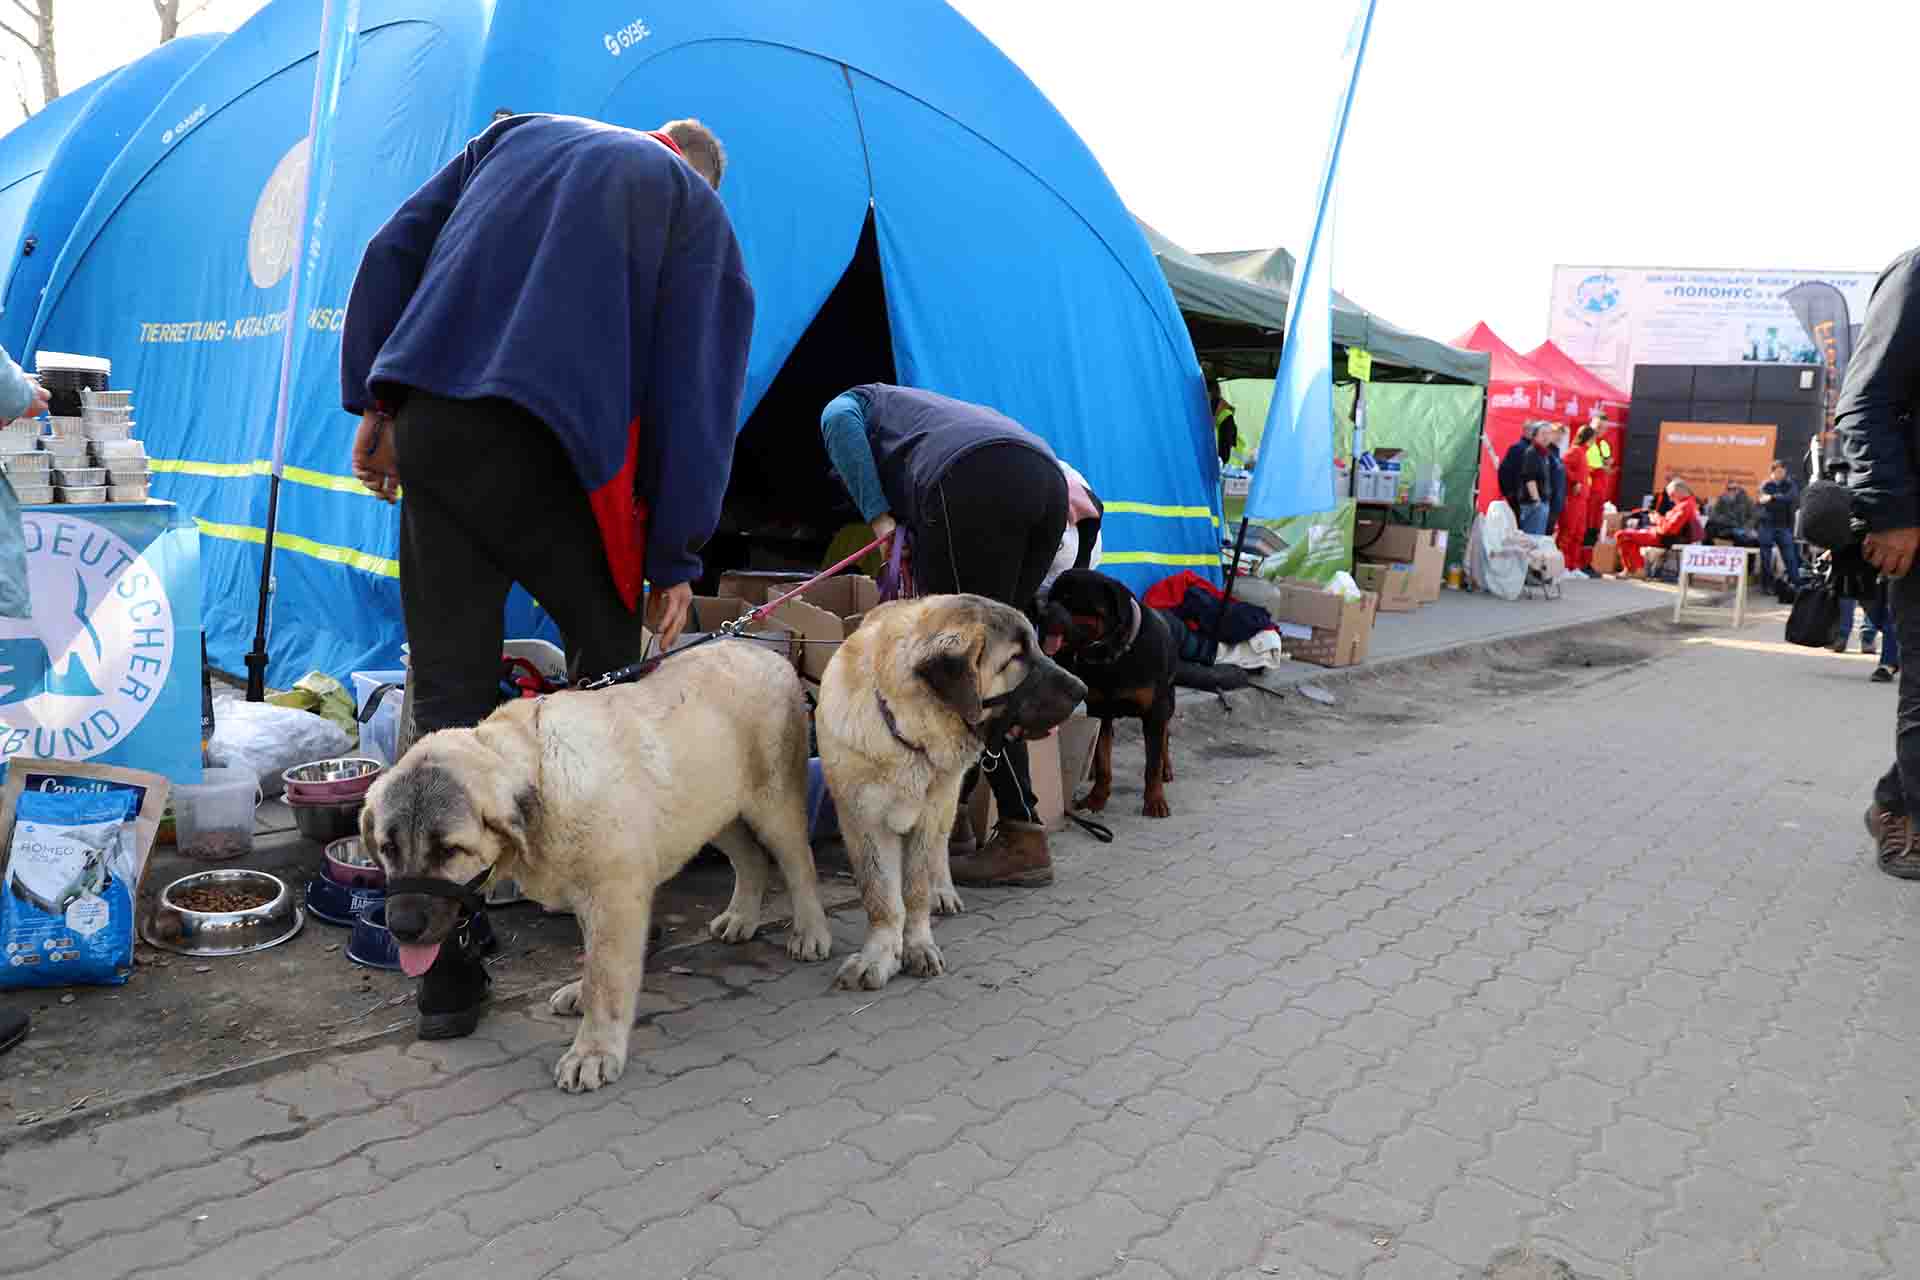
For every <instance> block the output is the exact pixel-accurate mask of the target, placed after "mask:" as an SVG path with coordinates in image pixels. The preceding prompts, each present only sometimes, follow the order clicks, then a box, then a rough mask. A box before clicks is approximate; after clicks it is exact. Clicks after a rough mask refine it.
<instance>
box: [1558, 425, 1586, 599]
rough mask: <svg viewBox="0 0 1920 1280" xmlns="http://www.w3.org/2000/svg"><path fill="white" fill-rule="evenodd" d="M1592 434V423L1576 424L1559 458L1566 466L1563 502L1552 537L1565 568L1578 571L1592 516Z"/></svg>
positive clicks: (1584, 557)
mask: <svg viewBox="0 0 1920 1280" xmlns="http://www.w3.org/2000/svg"><path fill="white" fill-rule="evenodd" d="M1592 438H1593V428H1592V427H1582V428H1580V434H1579V435H1578V436H1576V437H1575V438H1574V441H1573V447H1572V448H1571V449H1568V450H1567V453H1566V456H1565V457H1564V458H1562V459H1560V465H1561V466H1563V467H1565V468H1566V470H1567V506H1566V510H1564V511H1562V512H1561V513H1560V533H1559V536H1558V537H1557V538H1555V539H1554V540H1555V541H1556V542H1558V543H1559V544H1560V554H1561V555H1562V556H1564V557H1565V558H1566V561H1567V571H1568V572H1569V573H1579V572H1581V571H1582V570H1584V569H1585V568H1586V567H1587V527H1588V521H1589V519H1590V518H1591V516H1592V509H1593V504H1592V499H1593V479H1592V467H1591V464H1590V463H1588V461H1587V445H1588V444H1589V443H1590V442H1591V440H1592Z"/></svg>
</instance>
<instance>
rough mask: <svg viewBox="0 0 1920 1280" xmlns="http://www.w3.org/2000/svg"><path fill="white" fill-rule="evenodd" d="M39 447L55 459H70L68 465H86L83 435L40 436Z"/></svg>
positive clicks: (85, 448)
mask: <svg viewBox="0 0 1920 1280" xmlns="http://www.w3.org/2000/svg"><path fill="white" fill-rule="evenodd" d="M40 448H41V449H42V450H43V451H45V452H47V453H50V454H52V455H53V456H54V458H55V459H56V460H66V459H71V460H72V461H71V462H70V463H69V464H68V465H70V466H75V467H84V466H86V465H87V442H86V439H85V437H83V436H41V437H40Z"/></svg>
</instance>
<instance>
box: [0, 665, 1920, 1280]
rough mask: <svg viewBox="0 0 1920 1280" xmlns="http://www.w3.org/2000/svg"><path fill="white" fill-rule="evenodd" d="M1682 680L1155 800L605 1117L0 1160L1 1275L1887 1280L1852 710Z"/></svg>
mask: <svg viewBox="0 0 1920 1280" xmlns="http://www.w3.org/2000/svg"><path fill="white" fill-rule="evenodd" d="M1768 632H1769V637H1770V636H1771V634H1773V633H1772V632H1771V628H1769V629H1768ZM1753 635H1754V632H1753V631H1752V630H1751V629H1750V630H1749V632H1748V636H1749V637H1751V636H1753ZM1702 639H1705V640H1707V641H1708V642H1706V643H1695V644H1693V645H1689V646H1687V647H1685V648H1683V649H1682V650H1681V651H1680V652H1679V653H1678V655H1677V656H1673V657H1670V658H1667V659H1664V660H1661V661H1658V662H1655V663H1652V664H1649V665H1646V666H1642V667H1637V668H1630V669H1626V670H1622V671H1620V672H1618V673H1616V674H1615V675H1614V676H1613V677H1612V678H1611V680H1610V681H1608V682H1607V683H1604V684H1599V685H1587V686H1585V687H1583V688H1581V689H1580V690H1578V691H1575V692H1572V693H1568V694H1566V695H1564V696H1561V695H1556V694H1554V693H1552V692H1551V691H1542V692H1539V693H1536V694H1532V695H1530V696H1529V697H1528V698H1527V699H1526V700H1524V701H1517V702H1509V703H1507V704H1505V705H1503V706H1502V707H1501V708H1500V709H1499V710H1498V711H1497V712H1494V713H1489V712H1487V711H1486V710H1484V709H1475V708H1473V707H1470V706H1463V707H1462V709H1461V711H1460V713H1459V714H1458V716H1457V717H1456V718H1454V719H1453V720H1451V721H1450V722H1449V723H1446V724H1442V725H1436V726H1430V727H1426V728H1422V729H1420V730H1418V731H1417V732H1415V733H1414V734H1413V735H1412V736H1411V737H1408V738H1404V739H1402V740H1400V741H1398V742H1396V743H1394V744H1393V745H1392V746H1390V747H1388V748H1386V749H1384V750H1380V751H1378V752H1375V753H1373V754H1370V755H1368V756H1366V757H1364V758H1358V759H1351V760H1347V761H1345V762H1342V763H1341V764H1339V765H1338V766H1330V767H1325V768H1318V769H1310V770H1309V769H1292V768H1289V767H1287V766H1286V765H1284V764H1283V763H1278V762H1263V763H1258V764H1249V763H1247V762H1244V761H1242V762H1239V763H1235V764H1234V765H1233V767H1234V768H1235V769H1236V770H1237V771H1239V773H1240V777H1239V779H1238V781H1237V782H1235V784H1234V785H1232V786H1229V787H1215V788H1213V789H1208V788H1206V787H1204V786H1202V785H1200V784H1197V783H1193V782H1189V781H1186V780H1185V779H1184V778H1183V781H1182V783H1180V784H1177V785H1176V788H1175V790H1174V797H1175V804H1176V807H1177V808H1178V809H1179V814H1178V816H1177V817H1175V818H1174V819H1171V820H1169V821H1166V822H1160V823H1148V822H1146V821H1144V820H1140V819H1137V818H1131V817H1126V816H1122V817H1120V819H1119V826H1120V828H1121V831H1122V836H1121V840H1120V842H1119V843H1117V844H1115V845H1113V846H1108V847H1102V846H1096V845H1094V844H1092V843H1091V842H1089V841H1087V840H1085V839H1084V838H1080V837H1076V836H1069V837H1065V838H1063V839H1062V841H1061V848H1062V850H1063V855H1064V856H1063V857H1062V859H1061V862H1062V867H1061V875H1060V879H1059V882H1058V883H1057V884H1056V885H1055V886H1054V887H1053V888H1051V889H1047V890H1040V891H1030V892H1018V893H1015V892H995V893H974V894H972V895H971V896H970V898H969V903H970V906H971V908H972V909H971V911H970V912H969V914H967V915H966V916H965V917H963V918H961V919H958V920H953V921H946V922H942V923H941V924H940V925H939V926H938V931H939V937H940V942H941V945H942V947H943V948H944V950H945V953H946V957H947V962H948V965H949V968H950V972H949V974H948V976H947V977H945V978H944V979H941V980H938V981H933V982H916V981H912V980H908V979H904V978H903V979H900V980H897V981H896V982H895V984H894V985H893V986H892V987H891V988H890V989H889V990H887V991H886V992H885V993H883V994H881V995H879V996H877V997H874V996H849V995H845V994H838V993H833V992H830V991H829V990H828V989H827V983H828V980H829V979H830V977H831V975H832V972H833V966H832V965H831V964H829V965H826V966H820V967H800V966H790V965H787V964H786V963H785V962H784V961H782V962H780V963H775V964H770V965H768V966H767V967H765V968H755V967H753V966H750V965H744V964H743V965H739V966H734V967H732V968H730V969H729V970H728V974H729V977H730V978H731V979H732V980H733V986H732V989H731V990H730V991H728V992H727V993H726V994H725V995H724V996H716V997H715V998H713V999H710V1000H706V1001H704V1002H702V1003H699V1004H697V1005H695V1006H694V1007H692V1008H690V1009H687V1010H685V1011H682V1012H676V1013H672V1014H670V1015H667V1016H664V1017H662V1018H660V1019H659V1020H658V1021H657V1023H656V1024H654V1025H653V1026H650V1027H646V1028H642V1029H641V1030H640V1031H639V1032H638V1033H637V1035H636V1039H635V1045H634V1050H635V1052H634V1058H633V1062H632V1065H631V1066H630V1067H629V1069H628V1073H627V1076H626V1078H625V1079H624V1080H622V1081H621V1082H620V1083H619V1084H618V1085H617V1086H615V1087H613V1088H611V1089H609V1090H606V1091H604V1092H601V1093H599V1094H595V1095H592V1096H587V1097H577V1098H576V1097H567V1096H565V1095H562V1094H560V1093H558V1092H557V1091H555V1090H554V1089H553V1087H552V1085H551V1083H550V1076H549V1071H550V1068H551V1066H552V1063H553V1061H554V1059H555V1058H556V1056H557V1054H558V1052H559V1049H560V1046H561V1045H562V1043H563V1042H564V1040H565V1039H566V1037H567V1036H568V1035H569V1034H570V1029H569V1026H568V1025H567V1024H565V1023H562V1022H559V1021H557V1020H554V1019H550V1018H548V1017H546V1016H545V1015H544V1014H529V1013H523V1012H510V1013H505V1014H501V1015H497V1016H494V1017H492V1018H490V1019H489V1020H488V1021H487V1023H486V1024H485V1026H484V1028H483V1030H482V1032H481V1034H480V1035H479V1036H477V1037H475V1038H473V1039H471V1040H467V1041H464V1042H458V1043H451V1044H411V1043H410V1044H404V1045H384V1046H382V1047H379V1048H375V1049H372V1050H369V1051H364V1052H359V1053H346V1054H341V1055H339V1056H337V1057H334V1058H332V1059H329V1060H326V1061H324V1062H323V1063H321V1064H319V1065H315V1066H313V1067H311V1068H309V1069H305V1070H302V1071H299V1072H297V1073H290V1074H286V1075H282V1076H280V1077H277V1078H274V1079H270V1080H267V1081H264V1082H262V1083H260V1084H257V1085H253V1086H249V1087H245V1088H237V1089H231V1090H226V1091H221V1092H211V1093H206V1094H202V1095H199V1096H196V1097H192V1098H190V1099H188V1100H187V1101H185V1102H182V1103H180V1104H178V1105H174V1106H170V1107H168V1108H166V1109H164V1110H162V1111H160V1112H157V1113H153V1114H147V1115H141V1116H137V1117H134V1118H130V1119H120V1120H113V1121H109V1122H107V1123H104V1124H101V1125H99V1126H97V1127H95V1128H93V1129H91V1130H90V1131H87V1132H84V1133H79V1134H75V1135H71V1136H69V1137H67V1138H64V1139H61V1140H59V1141H57V1142H53V1143H51V1144H44V1145H33V1144H26V1145H16V1146H14V1147H12V1148H10V1149H8V1150H7V1151H6V1152H5V1153H4V1155H0V1274H5V1275H7V1276H9V1277H12V1276H47V1277H63V1278H64V1277H82V1276H84V1277H88V1280H117V1277H122V1276H136V1275H137V1276H143V1277H144V1276H151V1277H161V1278H165V1280H172V1278H174V1277H179V1278H180V1280H219V1278H220V1277H226V1276H234V1277H256V1276H261V1275H269V1274H271V1275H274V1276H276V1277H281V1278H282V1280H305V1278H306V1277H334V1276H351V1277H354V1278H355V1280H378V1278H379V1277H386V1276H405V1277H415V1278H417V1280H442V1278H445V1280H471V1278H472V1277H476V1276H486V1277H540V1276H554V1277H560V1278H564V1280H585V1278H586V1277H599V1276H606V1277H622V1278H623V1280H631V1278H633V1277H653V1276H661V1277H683V1276H699V1277H710V1278H714V1280H719V1278H723V1277H758V1276H770V1275H778V1276H780V1277H781V1278H782V1280H802V1278H804V1277H810V1276H822V1277H824V1276H849V1277H872V1278H873V1280H895V1278H897V1277H921V1276H975V1275H977V1276H982V1277H995V1278H1003V1280H1019V1278H1023V1277H1024V1278H1027V1280H1039V1278H1041V1277H1096V1276H1111V1277H1116V1278H1124V1280H1165V1278H1167V1277H1181V1278H1182V1280H1185V1278H1187V1277H1200V1276H1228V1275H1245V1276H1283V1277H1303V1278H1305V1277H1315V1278H1327V1277H1364V1278H1365V1280H1401V1278H1405V1277H1416V1278H1418V1280H1431V1278H1433V1277H1456V1276H1481V1275H1493V1276H1500V1277H1509V1278H1513V1280H1518V1278H1520V1277H1529V1276H1565V1275H1569V1274H1571V1275H1574V1276H1579V1277H1592V1278H1602V1277H1629V1276H1630V1277H1634V1278H1636V1280H1662V1278H1668V1277H1671V1278H1676V1280H1680V1278H1685V1280H1697V1278H1699V1277H1753V1276H1783V1277H1787V1276H1790V1277H1812V1276H1820V1277H1894V1276H1902V1275H1905V1276H1911V1275H1914V1274H1916V1272H1917V1271H1920V1167H1917V1166H1916V1155H1920V1126H1916V1121H1915V1115H1914V1106H1913V1100H1912V1095H1913V1086H1912V1081H1913V1078H1914V1072H1915V1064H1916V1062H1917V1061H1920V998H1917V996H1916V990H1917V987H1920V984H1916V983H1915V982H1914V981H1911V980H1912V979H1915V978H1916V977H1917V976H1920V972H1917V966H1916V960H1915V949H1914V946H1913V941H1914V938H1915V935H1916V932H1920V930H1917V929H1916V919H1920V886H1908V885H1901V884H1896V883H1894V882H1892V881H1889V880H1886V879H1885V878H1883V877H1882V876H1880V875H1879V873H1878V872H1877V871H1875V870H1874V869H1873V868H1872V867H1871V865H1870V863H1869V861H1868V859H1867V858H1866V857H1865V854H1864V840H1863V837H1862V835H1861V833H1860V828H1859V816H1858V809H1859V805H1860V803H1861V800H1862V797H1863V796H1864V791H1865V784H1866V781H1867V779H1869V778H1870V777H1871V775H1872V773H1873V772H1874V771H1875V770H1876V769H1877V768H1878V767H1879V766H1880V764H1881V763H1882V760H1883V757H1884V754H1885V750H1886V743H1887V742H1888V739H1889V736H1890V718H1891V708H1892V695H1891V693H1890V692H1889V691H1887V690H1885V689H1881V688H1877V687H1870V686H1869V685H1867V683H1866V682H1865V679H1864V677H1865V672H1866V670H1867V668H1866V667H1865V666H1863V665H1861V663H1860V661H1859V660H1858V659H1854V660H1850V661H1845V662H1843V661H1841V660H1838V659H1832V658H1830V657H1828V656H1822V655H1804V654H1791V653H1784V652H1753V651H1750V650H1747V649H1742V648H1739V647H1732V646H1726V645H1721V644H1717V643H1713V642H1711V637H1702ZM1489 678H1490V679H1493V680H1495V681H1497V678H1498V677H1497V674H1496V675H1494V676H1491V677H1489ZM1628 744H1632V745H1628ZM1183 763H1184V767H1185V769H1186V772H1187V775H1189V776H1195V775H1197V774H1198V773H1199V772H1200V771H1201V770H1202V767H1203V762H1201V761H1199V760H1198V759H1190V760H1187V761H1185V762H1183ZM1556 765H1557V766H1558V767H1555V766H1556ZM1569 769H1571V770H1572V771H1573V772H1574V778H1573V780H1572V781H1565V780H1563V779H1564V778H1565V777H1566V773H1565V771H1566V770H1569ZM857 931H858V930H857V922H854V921H847V920H841V921H837V922H836V932H837V935H838V944H839V945H838V952H837V953H838V954H844V953H845V950H846V949H847V947H848V946H849V945H850V944H851V941H852V940H853V938H854V937H856V936H857ZM20 1052H26V1053H31V1052H32V1049H31V1045H30V1044H29V1046H28V1047H26V1048H25V1049H23V1050H20Z"/></svg>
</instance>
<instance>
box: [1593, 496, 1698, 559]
mask: <svg viewBox="0 0 1920 1280" xmlns="http://www.w3.org/2000/svg"><path fill="white" fill-rule="evenodd" d="M1667 497H1668V499H1669V500H1670V501H1671V503H1672V505H1671V506H1669V507H1668V508H1667V513H1666V514H1665V515H1663V516H1661V517H1660V518H1659V519H1658V520H1656V521H1654V523H1653V525H1652V527H1651V528H1646V529H1622V530H1621V531H1620V532H1619V533H1617V534H1615V535H1614V540H1615V541H1616V542H1618V543H1619V544H1620V566H1621V568H1623V569H1625V570H1626V571H1627V572H1628V573H1643V572H1645V570H1646V560H1645V559H1644V558H1643V557H1642V555H1641V552H1643V551H1644V550H1646V549H1647V548H1648V547H1672V546H1677V545H1679V544H1680V543H1682V542H1685V541H1686V540H1687V539H1688V538H1689V537H1691V536H1692V535H1693V531H1694V524H1695V522H1696V521H1697V520H1698V519H1699V518H1700V504H1699V502H1698V501H1696V500H1695V498H1694V496H1693V490H1692V489H1690V488H1688V487H1687V482H1686V481H1685V480H1682V479H1679V478H1678V477H1675V478H1674V479H1672V480H1669V481H1667Z"/></svg>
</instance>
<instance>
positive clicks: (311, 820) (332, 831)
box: [287, 796, 367, 845]
mask: <svg viewBox="0 0 1920 1280" xmlns="http://www.w3.org/2000/svg"><path fill="white" fill-rule="evenodd" d="M366 803H367V800H366V797H365V796H355V797H354V798H353V799H351V800H342V801H339V802H338V803H334V804H302V803H301V802H300V801H298V800H288V801H287V808H289V809H291V810H293V825H294V826H296V827H298V828H300V834H301V835H303V836H305V837H306V838H307V839H309V840H311V841H313V842H314V843H315V844H321V845H326V844H332V843H333V842H334V841H335V840H345V839H346V838H347V837H348V836H357V835H359V834H360V810H361V809H362V808H363V807H364V806H365V805H366Z"/></svg>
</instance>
